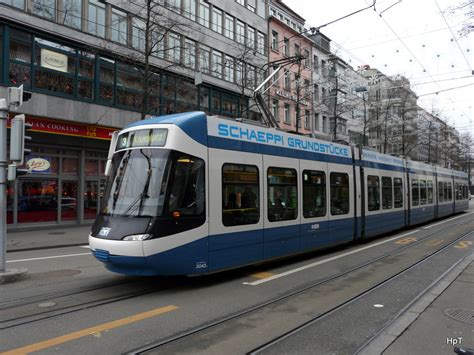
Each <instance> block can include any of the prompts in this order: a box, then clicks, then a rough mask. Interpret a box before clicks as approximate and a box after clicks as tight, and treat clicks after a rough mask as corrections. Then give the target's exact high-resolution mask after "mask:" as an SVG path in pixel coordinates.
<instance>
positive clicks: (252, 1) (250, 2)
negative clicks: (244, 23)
mask: <svg viewBox="0 0 474 355" xmlns="http://www.w3.org/2000/svg"><path fill="white" fill-rule="evenodd" d="M247 9H249V10H250V11H252V12H255V11H256V10H257V0H247Z"/></svg>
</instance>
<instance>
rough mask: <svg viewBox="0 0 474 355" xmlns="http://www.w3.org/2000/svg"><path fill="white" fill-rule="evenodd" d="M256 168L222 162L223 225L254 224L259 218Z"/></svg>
mask: <svg viewBox="0 0 474 355" xmlns="http://www.w3.org/2000/svg"><path fill="white" fill-rule="evenodd" d="M259 196H260V192H259V178H258V168H257V167H256V166H253V165H243V164H224V166H223V167H222V223H223V224H224V226H227V227H229V226H239V225H245V224H255V223H258V221H259V220H260V207H259V206H260V201H259Z"/></svg>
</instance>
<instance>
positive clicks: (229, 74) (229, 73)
mask: <svg viewBox="0 0 474 355" xmlns="http://www.w3.org/2000/svg"><path fill="white" fill-rule="evenodd" d="M224 79H225V80H227V81H230V82H231V83H233V82H234V58H232V57H230V56H228V55H226V56H225V62H224Z"/></svg>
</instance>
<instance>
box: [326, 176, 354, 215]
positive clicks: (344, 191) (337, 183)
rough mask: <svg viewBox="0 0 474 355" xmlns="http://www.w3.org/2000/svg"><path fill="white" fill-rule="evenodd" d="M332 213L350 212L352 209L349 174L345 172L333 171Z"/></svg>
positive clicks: (331, 180) (331, 181)
mask: <svg viewBox="0 0 474 355" xmlns="http://www.w3.org/2000/svg"><path fill="white" fill-rule="evenodd" d="M329 179H330V183H331V215H333V216H338V215H343V214H348V213H349V210H350V196H349V175H348V174H345V173H331V174H330V176H329Z"/></svg>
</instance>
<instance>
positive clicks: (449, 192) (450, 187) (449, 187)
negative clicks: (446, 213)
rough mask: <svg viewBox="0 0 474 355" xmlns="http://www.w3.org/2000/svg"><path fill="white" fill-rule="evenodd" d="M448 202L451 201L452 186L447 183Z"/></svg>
mask: <svg viewBox="0 0 474 355" xmlns="http://www.w3.org/2000/svg"><path fill="white" fill-rule="evenodd" d="M448 200H449V201H452V200H453V185H452V184H451V183H450V182H448Z"/></svg>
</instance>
